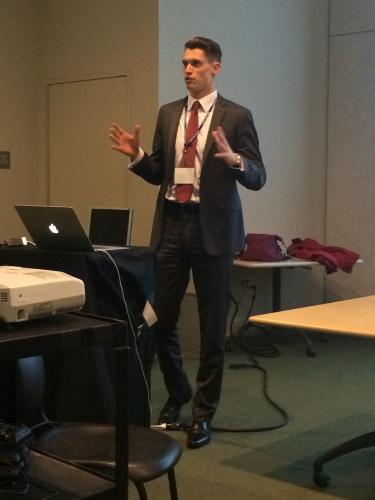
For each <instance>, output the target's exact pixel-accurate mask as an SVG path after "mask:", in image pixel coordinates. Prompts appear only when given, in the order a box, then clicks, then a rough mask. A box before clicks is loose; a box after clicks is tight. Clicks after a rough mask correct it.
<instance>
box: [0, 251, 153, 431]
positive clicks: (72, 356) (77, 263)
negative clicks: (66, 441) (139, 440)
mask: <svg viewBox="0 0 375 500" xmlns="http://www.w3.org/2000/svg"><path fill="white" fill-rule="evenodd" d="M109 253H110V255H111V256H112V258H113V259H114V261H115V262H116V264H117V266H118V269H119V272H120V276H121V282H122V285H123V290H124V294H125V297H126V301H127V303H128V308H129V312H130V316H131V318H130V319H131V321H132V323H133V324H134V325H140V324H142V323H143V321H144V320H143V316H142V311H143V308H144V305H145V303H146V300H147V299H148V298H149V297H151V296H152V292H153V279H154V253H153V251H152V250H150V249H149V248H143V247H131V248H129V249H125V250H111V251H110V252H109ZM0 265H12V266H21V267H31V268H37V269H53V270H56V271H63V272H66V273H68V274H70V275H72V276H75V277H77V278H79V279H81V280H82V281H83V282H84V283H85V293H86V303H85V306H84V308H83V311H84V312H87V313H90V314H97V315H100V316H106V317H112V318H117V319H126V320H128V318H127V317H126V311H125V307H124V304H123V299H122V295H121V290H120V287H119V284H118V275H117V271H116V269H115V267H114V265H113V263H112V262H111V260H110V258H109V257H108V256H107V255H106V254H104V253H102V252H60V251H48V250H39V249H37V248H35V247H32V246H28V247H22V248H17V247H15V248H11V247H6V246H2V247H0ZM130 347H131V351H130V355H129V403H130V404H129V422H130V423H133V424H141V425H142V424H146V425H147V424H148V423H149V411H148V403H147V393H146V389H145V384H144V381H143V378H142V373H141V370H140V366H139V362H138V359H137V357H136V355H135V352H134V339H132V336H130ZM137 347H138V350H139V354H140V358H141V360H142V362H143V365H144V369H145V373H146V375H147V376H148V378H150V367H151V361H152V356H153V337H152V332H151V331H150V330H149V329H147V328H144V330H143V332H142V333H141V335H140V336H139V337H138V338H137ZM45 360H46V369H47V387H46V392H47V398H46V400H47V410H48V414H49V416H50V418H54V419H57V420H64V421H67V420H74V421H83V422H84V421H92V422H94V421H96V422H107V421H110V422H113V421H114V411H115V410H114V408H115V405H114V392H113V380H114V373H113V365H114V360H113V352H112V350H111V349H110V348H107V347H106V346H97V347H92V348H91V349H79V348H77V349H76V351H75V352H73V351H71V352H70V353H63V354H61V353H51V354H49V355H48V356H46V358H45ZM3 370H5V371H8V370H9V368H8V367H6V368H2V369H1V371H3ZM0 375H1V374H0ZM11 376H12V373H10V374H9V373H5V375H3V376H2V377H1V376H0V400H1V391H2V390H3V387H2V382H1V379H3V380H4V378H8V379H9V377H11ZM56 388H58V390H56ZM0 406H1V401H0ZM0 409H1V408H0ZM5 417H6V418H8V417H9V415H7V414H5Z"/></svg>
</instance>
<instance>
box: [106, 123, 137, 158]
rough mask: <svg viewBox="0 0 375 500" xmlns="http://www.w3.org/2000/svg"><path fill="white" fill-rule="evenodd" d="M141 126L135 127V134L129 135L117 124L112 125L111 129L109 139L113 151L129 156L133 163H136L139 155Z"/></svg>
mask: <svg viewBox="0 0 375 500" xmlns="http://www.w3.org/2000/svg"><path fill="white" fill-rule="evenodd" d="M140 129H141V126H140V125H136V126H135V127H134V132H133V133H132V134H129V132H127V131H126V130H124V129H123V128H121V127H120V126H119V125H117V123H112V126H111V128H110V129H109V139H110V140H111V142H112V146H111V147H112V149H115V150H116V151H120V153H123V154H124V155H126V156H129V157H130V159H131V161H134V160H135V158H136V157H137V156H138V153H139V131H140Z"/></svg>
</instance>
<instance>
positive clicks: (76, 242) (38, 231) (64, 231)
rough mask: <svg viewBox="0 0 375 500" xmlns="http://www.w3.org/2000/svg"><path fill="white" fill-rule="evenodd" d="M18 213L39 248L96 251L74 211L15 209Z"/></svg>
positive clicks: (38, 206)
mask: <svg viewBox="0 0 375 500" xmlns="http://www.w3.org/2000/svg"><path fill="white" fill-rule="evenodd" d="M15 209H16V210H17V213H18V215H19V216H20V218H21V220H22V222H23V223H24V225H25V227H26V229H27V230H28V232H29V233H30V236H31V237H32V239H33V241H34V243H35V244H36V246H37V247H38V248H41V249H43V250H66V251H76V252H92V251H94V248H93V245H92V244H91V242H90V240H89V238H88V236H87V234H86V233H85V230H84V229H83V227H82V225H81V223H80V221H79V219H78V217H77V215H76V213H75V212H74V209H73V208H72V207H57V206H45V205H44V206H41V205H16V206H15Z"/></svg>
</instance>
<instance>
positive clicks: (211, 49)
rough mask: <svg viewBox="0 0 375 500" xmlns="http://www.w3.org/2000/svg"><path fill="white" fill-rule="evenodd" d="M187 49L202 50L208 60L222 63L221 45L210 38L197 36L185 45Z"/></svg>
mask: <svg viewBox="0 0 375 500" xmlns="http://www.w3.org/2000/svg"><path fill="white" fill-rule="evenodd" d="M185 49H201V50H203V52H204V53H205V55H206V57H207V58H208V59H210V60H213V61H218V62H221V55H222V54H221V48H220V45H219V44H218V43H216V42H214V41H213V40H210V39H209V38H204V37H203V36H195V37H194V38H191V39H190V40H188V41H187V42H186V43H185Z"/></svg>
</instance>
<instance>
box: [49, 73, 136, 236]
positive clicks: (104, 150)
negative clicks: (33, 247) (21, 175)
mask: <svg viewBox="0 0 375 500" xmlns="http://www.w3.org/2000/svg"><path fill="white" fill-rule="evenodd" d="M127 83H128V82H127V78H126V76H125V75H123V76H116V77H108V78H97V79H88V80H79V81H70V82H59V83H53V84H49V85H48V111H49V127H48V142H49V144H48V153H49V182H48V185H49V191H48V194H49V199H48V201H49V204H51V205H68V206H73V207H74V208H75V209H76V213H77V215H78V217H79V219H80V220H81V223H82V225H83V226H84V228H85V229H86V230H87V229H88V223H89V215H90V209H91V207H95V206H97V207H121V206H122V207H127V206H128V202H129V192H128V190H129V189H130V188H129V177H130V175H131V174H130V173H129V172H128V169H127V166H126V165H127V160H126V159H125V157H124V156H122V155H120V154H118V153H117V152H114V151H113V150H111V148H110V144H109V140H108V131H109V127H110V124H111V123H112V122H113V121H117V122H118V123H121V124H123V125H125V126H127V125H128V122H129V98H128V94H127Z"/></svg>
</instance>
